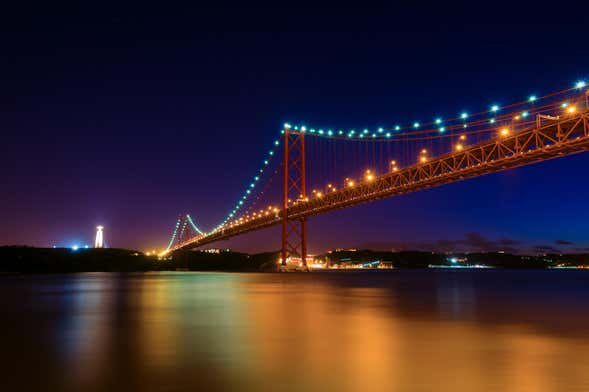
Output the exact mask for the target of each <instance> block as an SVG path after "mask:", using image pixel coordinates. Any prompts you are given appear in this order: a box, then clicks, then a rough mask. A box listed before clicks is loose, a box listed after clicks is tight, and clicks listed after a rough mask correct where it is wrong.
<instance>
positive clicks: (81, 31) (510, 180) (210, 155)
mask: <svg viewBox="0 0 589 392" xmlns="http://www.w3.org/2000/svg"><path fill="white" fill-rule="evenodd" d="M582 4H583V2H572V3H568V4H566V5H565V4H561V5H558V4H557V5H555V7H560V6H563V7H564V6H566V9H563V10H558V9H557V10H552V11H551V12H547V13H540V12H541V10H538V11H533V10H532V9H531V8H527V7H526V8H524V7H523V6H520V7H521V8H517V7H516V8H514V7H513V6H512V7H509V8H504V9H500V8H499V7H498V8H497V9H494V10H493V9H487V10H481V9H478V8H476V6H475V5H474V4H473V5H467V4H466V3H465V4H460V5H458V4H456V5H454V6H452V5H446V6H445V7H446V8H444V9H442V8H440V6H429V5H427V3H421V5H420V7H419V9H417V8H416V9H409V8H387V7H385V6H382V5H380V6H374V7H370V8H366V9H353V8H342V7H341V6H338V7H329V8H320V9H317V8H306V9H294V8H289V9H280V8H274V9H268V8H244V7H243V6H242V8H227V9H220V8H219V9H200V8H196V7H194V8H173V7H170V8H168V9H160V8H158V7H164V5H165V3H161V4H160V5H159V6H150V5H146V4H143V5H142V6H141V7H137V8H135V7H130V6H129V7H127V8H121V7H117V8H108V7H106V6H104V5H101V4H100V3H97V4H96V5H94V6H92V5H85V6H78V7H77V8H76V7H73V8H72V7H68V8H67V9H66V8H65V7H64V9H58V8H43V7H33V8H31V9H27V10H24V9H14V10H7V11H8V12H3V13H2V16H1V17H0V22H1V23H0V33H1V37H2V38H0V39H1V40H2V47H1V51H0V82H1V85H0V124H1V127H0V129H1V131H0V132H1V133H2V143H1V144H0V180H1V182H0V245H10V244H26V245H34V246H53V245H58V246H69V245H70V244H73V243H79V244H85V243H87V244H91V243H92V241H93V234H94V227H95V226H96V225H97V224H103V225H104V226H105V240H106V242H107V244H108V245H109V246H111V247H124V248H135V249H140V250H148V249H152V248H158V249H161V248H163V247H165V245H166V244H167V241H168V239H169V237H170V234H171V231H172V228H173V226H174V224H175V220H176V217H177V215H178V214H179V213H180V212H188V213H190V214H191V215H192V216H193V217H194V219H195V221H196V222H197V224H199V225H200V226H201V227H203V228H205V229H211V228H212V227H214V225H216V224H218V223H219V221H220V220H222V219H223V218H224V217H225V216H226V214H227V212H228V211H229V210H230V209H231V208H232V207H233V205H234V204H235V201H236V200H237V198H238V197H239V196H240V195H241V194H242V192H243V189H244V188H245V187H246V186H247V184H248V182H249V181H248V180H249V179H250V178H251V176H252V175H253V174H254V173H255V171H256V170H257V169H258V167H259V164H260V162H261V160H262V159H263V156H264V154H266V153H267V149H268V145H269V143H271V142H272V140H273V139H275V138H276V136H277V134H278V131H279V130H280V127H281V125H282V123H283V122H285V121H291V122H294V123H302V122H306V123H308V124H316V125H317V126H325V127H333V128H339V127H342V128H347V129H349V128H364V127H375V126H378V125H381V124H393V123H398V122H400V123H410V122H412V121H414V120H419V119H422V120H423V121H426V120H431V119H432V118H433V116H434V115H436V113H451V114H455V113H458V112H459V111H461V110H473V111H474V110H479V109H481V108H486V107H488V105H490V104H491V103H493V102H503V103H509V102H514V101H519V100H521V99H522V98H523V97H526V96H528V95H529V94H538V95H541V94H544V93H548V92H551V91H554V90H559V89H562V88H568V87H570V86H572V85H573V84H574V82H575V81H577V80H581V79H585V80H588V81H589V51H588V50H587V37H588V33H589V31H588V28H587V26H588V23H587V22H588V21H587V15H588V13H587V6H583V5H582ZM82 7H85V8H82ZM539 8H541V7H539ZM571 10H576V11H573V14H574V15H573V14H569V12H570V11H571ZM561 12H562V17H560V16H559V15H560V14H561ZM565 15H566V16H565ZM588 167H589V154H581V155H577V156H573V157H567V158H564V159H559V160H555V161H550V162H544V163H540V164H537V165H532V166H529V167H525V168H520V169H516V170H512V171H509V172H505V173H499V174H494V175H489V176H486V177H482V178H478V179H474V180H469V181H465V182H460V183H456V184H450V185H446V186H443V187H440V188H436V189H432V190H427V191H423V192H419V193H415V194H411V195H407V196H403V197H399V198H394V199H388V200H385V201H380V202H377V203H372V204H368V205H364V206H359V207H355V208H352V209H348V210H343V211H337V212H333V213H330V214H328V215H325V216H320V217H316V218H312V219H311V220H310V224H309V238H310V244H309V246H310V250H311V252H318V251H323V250H326V249H330V248H334V247H352V246H354V247H372V248H378V249H390V248H421V249H433V248H440V247H451V248H455V249H470V250H499V249H504V250H517V251H526V252H540V253H541V252H543V251H550V250H559V251H584V250H586V248H589V236H588V235H587V227H588V223H587V222H589V202H588V200H589V181H588V180H589V176H587V174H586V171H587V168H588ZM279 244H280V238H279V232H278V231H277V230H274V229H270V230H265V231H263V232H260V233H255V234H251V235H246V236H243V237H239V238H237V239H234V240H231V241H228V242H223V243H220V244H216V245H214V246H222V247H232V248H235V249H238V250H243V251H252V252H253V251H264V250H275V249H278V247H279Z"/></svg>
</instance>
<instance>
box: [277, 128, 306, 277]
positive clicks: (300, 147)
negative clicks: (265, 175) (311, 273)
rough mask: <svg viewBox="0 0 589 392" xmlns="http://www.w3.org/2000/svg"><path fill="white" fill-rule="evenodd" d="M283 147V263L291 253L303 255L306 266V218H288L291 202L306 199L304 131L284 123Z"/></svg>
mask: <svg viewBox="0 0 589 392" xmlns="http://www.w3.org/2000/svg"><path fill="white" fill-rule="evenodd" d="M283 149H284V153H283V163H282V169H283V177H282V188H283V189H282V195H283V198H282V250H281V263H282V265H283V266H285V265H286V260H287V258H288V257H289V256H300V258H301V260H302V263H303V266H306V265H307V219H306V218H297V219H289V218H288V206H289V204H295V203H297V202H298V201H302V200H306V199H307V184H306V166H305V134H304V132H299V131H293V130H291V129H290V126H288V125H286V124H285V127H284V143H283Z"/></svg>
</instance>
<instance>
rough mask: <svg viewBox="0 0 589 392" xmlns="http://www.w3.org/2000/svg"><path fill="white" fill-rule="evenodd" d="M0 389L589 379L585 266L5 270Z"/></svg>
mask: <svg viewBox="0 0 589 392" xmlns="http://www.w3.org/2000/svg"><path fill="white" fill-rule="evenodd" d="M0 309H1V311H2V318H1V320H0V342H2V344H1V346H0V347H1V350H2V355H1V356H0V358H2V359H1V360H0V361H1V363H0V366H1V369H2V372H1V373H2V375H1V379H0V386H1V385H5V387H4V388H1V389H2V390H6V391H13V390H14V391H16V390H64V391H68V390H75V391H81V390H84V391H106V390H109V391H119V390H120V391H130V390H142V391H151V390H162V391H197V390H203V391H232V390H243V391H453V392H457V391H469V392H470V391H518V392H525V391H533V392H542V391H589V312H588V310H589V271H556V270H544V271H511V270H468V271H446V270H436V271H433V270H416V271H412V270H393V271H370V272H368V271H367V272H326V273H310V274H303V273H299V274H235V273H197V272H162V273H141V274H114V273H88V274H71V275H36V276H4V277H0Z"/></svg>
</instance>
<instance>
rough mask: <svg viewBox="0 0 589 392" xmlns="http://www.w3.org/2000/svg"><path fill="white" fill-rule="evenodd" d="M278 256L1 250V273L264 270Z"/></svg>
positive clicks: (10, 248) (1, 248)
mask: <svg viewBox="0 0 589 392" xmlns="http://www.w3.org/2000/svg"><path fill="white" fill-rule="evenodd" d="M276 257H277V253H276V254H274V253H260V254H256V255H248V254H245V253H236V252H220V253H218V254H214V253H207V252H201V251H179V252H175V253H174V254H172V255H170V256H169V257H167V258H165V259H158V258H157V257H153V256H147V255H145V254H143V253H141V252H137V251H134V250H126V249H78V250H75V251H74V250H71V249H68V248H56V249H54V248H32V247H16V246H5V247H0V272H4V273H58V272H99V271H104V272H133V271H173V270H198V271H213V270H216V271H263V270H267V269H268V268H270V269H272V268H274V267H275V265H276V264H275V260H276Z"/></svg>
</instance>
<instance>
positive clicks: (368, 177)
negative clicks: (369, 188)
mask: <svg viewBox="0 0 589 392" xmlns="http://www.w3.org/2000/svg"><path fill="white" fill-rule="evenodd" d="M364 178H365V179H366V181H368V182H372V181H374V173H372V170H366V173H365V174H364Z"/></svg>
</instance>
